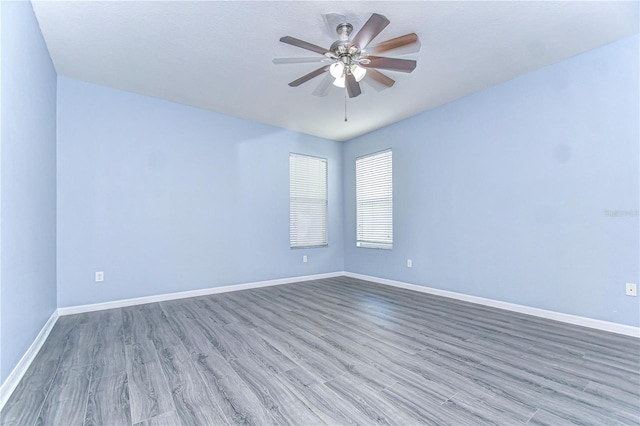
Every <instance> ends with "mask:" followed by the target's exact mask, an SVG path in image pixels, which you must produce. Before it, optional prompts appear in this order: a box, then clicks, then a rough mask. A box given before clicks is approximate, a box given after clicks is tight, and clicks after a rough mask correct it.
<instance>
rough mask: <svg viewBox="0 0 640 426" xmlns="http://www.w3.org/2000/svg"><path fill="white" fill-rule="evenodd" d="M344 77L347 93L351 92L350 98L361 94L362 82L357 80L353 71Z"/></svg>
mask: <svg viewBox="0 0 640 426" xmlns="http://www.w3.org/2000/svg"><path fill="white" fill-rule="evenodd" d="M344 77H345V79H344V84H345V86H347V93H349V97H350V98H355V97H356V96H359V95H360V93H362V91H361V90H360V83H358V82H357V81H356V78H355V77H354V76H353V74H351V73H346V74H345V76H344Z"/></svg>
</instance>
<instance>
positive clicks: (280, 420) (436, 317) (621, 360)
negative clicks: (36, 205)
mask: <svg viewBox="0 0 640 426" xmlns="http://www.w3.org/2000/svg"><path fill="white" fill-rule="evenodd" d="M639 363H640V341H639V340H638V339H634V338H631V337H625V336H621V335H616V334H612V333H606V332H601V331H596V330H592V329H587V328H581V327H577V326H572V325H568V324H564V323H559V322H553V321H549V320H545V319H541V318H536V317H531V316H526V315H521V314H517V313H513V312H508V311H502V310H498V309H494V308H490V307H486V306H480V305H473V304H470V303H465V302H461V301H457V300H452V299H446V298H442V297H437V296H432V295H427V294H422V293H416V292H412V291H408V290H403V289H398V288H393V287H387V286H381V285H377V284H373V283H367V282H364V281H359V280H355V279H351V278H334V279H326V280H318V281H309V282H303V283H296V284H289V285H282V286H276V287H268V288H261V289H255V290H246V291H238V292H233V293H224V294H217V295H211V296H203V297H197V298H191V299H181V300H175V301H169V302H162V303H154V304H148V305H140V306H133V307H128V308H121V309H111V310H106V311H100V312H92V313H86V314H79V315H73V316H64V317H61V318H59V319H58V322H57V323H56V325H55V326H54V328H53V330H52V332H51V334H50V336H49V338H48V339H47V341H46V342H45V344H44V346H43V348H42V349H41V350H40V352H39V354H38V355H37V358H36V359H35V361H34V362H33V364H32V365H31V367H30V368H29V370H28V371H27V373H26V374H25V376H24V378H23V379H22V381H21V382H20V384H19V385H18V387H17V388H16V390H15V392H14V393H13V395H12V397H11V399H10V400H9V401H8V402H7V404H6V406H5V408H4V409H3V411H2V412H1V413H0V416H1V417H0V419H1V423H2V424H3V425H36V424H38V425H39V424H45V425H49V424H52V425H53V424H58V425H81V424H85V425H118V424H125V425H130V424H140V425H180V424H182V425H223V424H242V425H249V424H257V425H271V424H279V425H280V424H295V425H320V424H340V425H343V424H344V425H347V424H362V425H366V424H398V425H412V424H433V425H436V424H437V425H483V424H500V425H521V424H528V425H564V424H580V425H588V424H594V425H608V424H625V425H631V424H640V408H639V407H640V395H639V394H640V374H639V371H640V365H639Z"/></svg>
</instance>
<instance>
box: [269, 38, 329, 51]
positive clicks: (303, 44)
mask: <svg viewBox="0 0 640 426" xmlns="http://www.w3.org/2000/svg"><path fill="white" fill-rule="evenodd" d="M280 41H281V42H283V43H287V44H290V45H292V46H296V47H301V48H302V49H307V50H310V51H312V52H316V53H319V54H321V55H324V54H325V53H331V52H329V51H328V50H327V49H325V48H324V47H320V46H317V45H315V44H311V43H309V42H306V41H304V40H300V39H297V38H295V37H290V36H285V37H281V38H280Z"/></svg>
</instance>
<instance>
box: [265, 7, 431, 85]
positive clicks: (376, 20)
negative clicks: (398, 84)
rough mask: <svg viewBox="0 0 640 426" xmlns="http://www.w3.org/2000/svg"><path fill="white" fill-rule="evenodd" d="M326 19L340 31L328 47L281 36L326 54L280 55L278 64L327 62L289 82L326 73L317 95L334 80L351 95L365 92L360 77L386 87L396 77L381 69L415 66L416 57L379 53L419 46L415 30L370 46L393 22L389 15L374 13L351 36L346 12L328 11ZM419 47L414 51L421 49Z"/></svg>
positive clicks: (295, 83)
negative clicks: (283, 56) (287, 56)
mask: <svg viewBox="0 0 640 426" xmlns="http://www.w3.org/2000/svg"><path fill="white" fill-rule="evenodd" d="M325 20H326V22H327V24H328V25H329V27H332V28H334V29H335V31H336V32H337V34H338V40H336V41H335V42H334V43H333V44H332V45H331V46H330V47H329V48H328V49H325V48H323V47H320V46H317V45H315V44H312V43H309V42H306V41H303V40H300V39H297V38H294V37H290V36H285V37H282V38H280V41H281V42H283V43H287V44H290V45H292V46H296V47H300V48H302V49H306V50H310V51H312V52H316V53H319V54H320V55H322V56H315V57H308V58H304V57H303V58H276V59H274V60H273V63H274V64H292V63H305V62H325V63H326V64H325V65H323V66H322V67H320V68H318V69H316V70H314V71H311V72H310V73H308V74H305V75H303V76H302V77H300V78H298V79H296V80H294V81H292V82H291V83H289V86H291V87H297V86H299V85H301V84H302V83H305V82H307V81H309V80H311V79H313V78H315V77H318V76H319V75H322V74H325V73H326V75H325V78H324V79H323V80H322V81H321V82H320V84H319V85H318V87H317V88H316V89H315V91H314V92H313V94H314V95H316V96H325V95H326V94H327V93H328V92H329V88H330V87H331V83H333V85H335V86H337V87H341V88H345V87H346V89H347V93H348V95H349V97H350V98H355V97H356V96H359V95H360V94H361V93H362V92H361V89H360V81H362V80H363V79H365V78H366V80H365V81H366V82H367V83H370V84H371V85H372V86H373V87H374V88H375V89H376V90H383V89H386V88H388V87H391V86H393V85H394V83H395V80H393V79H392V78H391V77H389V76H387V75H385V74H383V73H382V72H380V71H378V69H382V70H388V71H396V72H403V73H410V72H412V71H413V70H414V69H415V67H416V61H415V60H411V59H399V58H389V57H384V56H379V55H380V54H382V53H386V52H390V51H392V50H396V49H399V48H401V47H408V46H412V47H417V49H419V47H420V42H419V40H418V36H417V35H416V34H415V33H410V34H406V35H403V36H400V37H396V38H393V39H390V40H387V41H383V42H381V43H378V44H375V45H371V46H370V43H371V42H372V41H373V39H375V38H376V37H377V36H378V35H379V34H380V32H382V30H383V29H385V28H386V27H387V25H389V23H390V21H389V20H388V19H387V18H386V17H385V16H383V15H379V14H377V13H374V14H372V15H371V17H370V18H369V19H368V20H367V22H366V23H365V24H364V25H363V26H362V28H360V30H359V31H358V32H357V34H356V35H355V36H354V37H353V38H350V37H351V32H352V31H353V25H351V24H350V23H348V22H347V19H346V18H345V17H344V16H342V15H338V14H328V15H325ZM335 23H337V25H335V26H334V25H333V24H335ZM417 49H415V50H414V51H416V52H417ZM405 53H406V52H405ZM411 53H413V51H412V52H411Z"/></svg>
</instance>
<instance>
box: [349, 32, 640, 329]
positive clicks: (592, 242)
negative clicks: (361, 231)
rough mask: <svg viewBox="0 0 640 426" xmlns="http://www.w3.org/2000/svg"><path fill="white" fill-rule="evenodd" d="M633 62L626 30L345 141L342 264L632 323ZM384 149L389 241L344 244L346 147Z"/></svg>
mask: <svg viewBox="0 0 640 426" xmlns="http://www.w3.org/2000/svg"><path fill="white" fill-rule="evenodd" d="M638 62H639V61H638V37H637V36H634V37H632V38H628V39H624V40H622V41H619V42H616V43H613V44H611V45H608V46H605V47H602V48H599V49H596V50H593V51H590V52H588V53H585V54H582V55H579V56H577V57H574V58H571V59H569V60H566V61H564V62H561V63H558V64H555V65H552V66H550V67H546V68H543V69H540V70H538V71H535V72H533V73H530V74H527V75H525V76H522V77H520V78H517V79H515V80H512V81H509V82H506V83H504V84H501V85H499V86H496V87H493V88H490V89H488V90H485V91H482V92H480V93H477V94H475V95H473V96H469V97H467V98H464V99H461V100H459V101H456V102H453V103H451V104H448V105H445V106H443V107H440V108H438V109H436V110H433V111H431V112H427V113H423V114H420V115H418V116H416V117H413V118H411V119H409V120H406V121H403V122H400V123H397V124H395V125H392V126H389V127H387V128H384V129H381V130H379V131H376V132H374V133H371V134H368V135H365V136H363V137H360V138H358V139H355V140H352V141H350V142H348V143H347V144H346V145H345V150H344V162H345V163H344V164H345V165H344V167H345V173H344V185H345V192H344V195H345V269H346V270H347V271H351V272H355V273H361V274H367V275H373V276H377V277H383V278H388V279H394V280H399V281H404V282H409V283H415V284H419V285H425V286H429V287H435V288H440V289H445V290H450V291H455V292H460V293H465V294H470V295H476V296H481V297H487V298H491V299H497V300H502V301H507V302H512V303H518V304H522V305H527V306H532V307H538V308H542V309H548V310H553V311H558V312H564V313H569V314H575V315H581V316H585V317H590V318H595V319H601V320H607V321H613V322H617V323H622V324H629V325H634V326H638V325H640V319H639V316H640V304H639V299H638V298H634V297H628V296H625V294H624V286H625V283H626V282H635V283H638V282H639V258H640V255H639V239H638V234H639V227H638V216H637V214H638V193H639V177H638V168H639V164H640V163H639V153H638V144H639V141H640V135H639V130H638V129H639V121H638V117H639V115H640V111H639V108H638V102H639V98H638V93H639V91H638V90H639V88H638V78H639V77H638V76H639V70H638ZM388 147H391V148H393V161H394V175H393V177H394V182H393V183H394V248H393V250H392V251H384V250H371V249H361V248H356V247H355V202H354V199H355V190H354V185H355V184H354V182H355V177H354V162H355V158H356V157H357V156H360V155H363V154H367V153H370V152H374V151H378V150H380V149H384V148H388ZM615 210H618V211H619V212H621V214H631V215H633V216H623V217H608V216H607V215H606V213H605V211H615ZM408 258H411V259H412V260H413V268H411V269H409V268H407V267H406V260H407V259H408Z"/></svg>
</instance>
